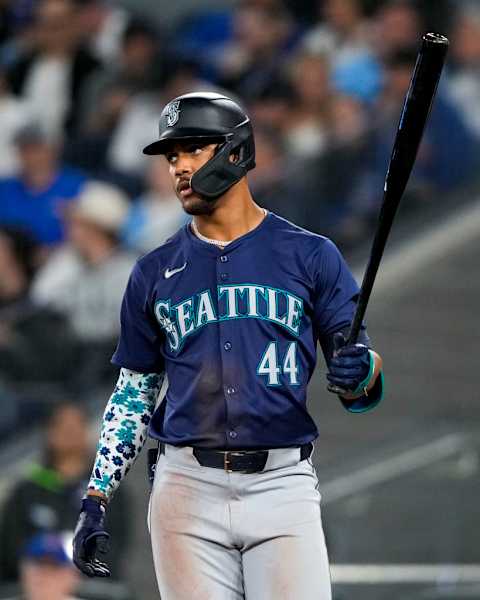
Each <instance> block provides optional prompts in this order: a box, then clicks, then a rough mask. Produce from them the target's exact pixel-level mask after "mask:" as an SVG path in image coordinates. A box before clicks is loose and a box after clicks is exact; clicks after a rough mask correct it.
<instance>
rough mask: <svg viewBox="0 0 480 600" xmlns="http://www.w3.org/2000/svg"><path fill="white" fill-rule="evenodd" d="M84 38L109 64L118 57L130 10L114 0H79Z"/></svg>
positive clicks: (79, 13) (87, 45)
mask: <svg viewBox="0 0 480 600" xmlns="http://www.w3.org/2000/svg"><path fill="white" fill-rule="evenodd" d="M76 4H77V7H78V12H77V15H78V22H79V26H80V34H81V39H82V41H83V42H84V43H85V45H86V47H87V48H88V49H89V50H90V52H91V53H92V54H93V56H94V57H95V58H97V59H98V60H99V61H100V62H101V63H102V64H103V65H105V66H108V65H109V64H111V63H112V61H115V60H117V56H118V55H119V54H120V47H121V45H122V37H123V35H124V33H125V30H126V29H127V27H128V25H129V23H130V18H131V17H130V13H129V11H128V10H127V9H126V8H124V7H123V6H118V4H117V3H114V2H112V1H111V0H76Z"/></svg>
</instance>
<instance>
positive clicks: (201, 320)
mask: <svg viewBox="0 0 480 600" xmlns="http://www.w3.org/2000/svg"><path fill="white" fill-rule="evenodd" d="M302 315H303V300H302V299H301V298H298V297H297V296H295V295H293V294H291V293H290V292H287V291H286V290H280V289H278V288H272V287H268V286H262V285H255V284H247V283H241V284H235V285H220V286H218V287H217V298H216V302H214V301H213V298H212V295H211V293H210V290H204V291H203V292H200V293H199V294H195V295H194V296H191V297H190V298H187V299H186V300H182V302H179V303H178V304H175V305H174V306H172V303H171V300H170V299H167V300H158V301H157V302H156V303H155V316H156V318H157V320H158V322H159V324H160V326H161V327H162V328H163V329H164V331H165V333H166V334H167V339H168V343H169V346H170V349H171V350H172V351H173V352H178V351H179V350H180V348H181V347H182V345H183V342H184V340H185V338H186V337H187V336H189V335H191V334H192V333H194V332H195V331H197V330H198V329H199V328H200V327H203V326H204V325H208V324H209V323H215V322H217V321H226V320H230V319H248V318H251V319H263V320H265V321H271V322H272V323H276V324H277V325H279V326H281V327H284V328H285V329H287V330H288V331H290V332H291V333H293V334H294V335H297V336H298V334H299V328H300V321H301V318H302Z"/></svg>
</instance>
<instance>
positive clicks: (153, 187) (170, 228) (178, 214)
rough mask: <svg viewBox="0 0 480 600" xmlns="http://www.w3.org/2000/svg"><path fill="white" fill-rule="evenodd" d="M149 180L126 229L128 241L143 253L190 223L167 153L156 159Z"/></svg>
mask: <svg viewBox="0 0 480 600" xmlns="http://www.w3.org/2000/svg"><path fill="white" fill-rule="evenodd" d="M147 183H148V188H147V190H146V192H145V193H144V194H143V195H142V196H140V198H138V199H137V200H136V201H135V203H134V204H133V205H132V208H131V210H130V213H129V215H128V219H127V222H126V225H125V229H124V240H125V242H126V244H127V245H128V246H129V247H130V248H132V250H134V251H137V252H138V253H142V254H143V253H145V252H149V251H150V250H153V249H154V248H157V246H160V244H163V242H165V241H166V240H167V239H168V238H169V237H170V236H171V235H173V234H174V233H175V232H176V231H178V229H180V227H181V226H182V225H183V224H184V223H185V222H186V218H185V213H184V211H183V210H182V207H181V205H180V203H179V201H178V198H177V197H176V195H175V194H174V193H173V191H172V181H171V178H170V175H169V173H168V166H167V163H166V161H165V159H164V157H163V156H161V157H159V156H157V157H154V158H153V159H152V161H151V163H150V165H149V170H148V174H147Z"/></svg>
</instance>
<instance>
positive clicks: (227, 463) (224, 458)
mask: <svg viewBox="0 0 480 600" xmlns="http://www.w3.org/2000/svg"><path fill="white" fill-rule="evenodd" d="M229 454H230V452H228V451H227V452H224V453H223V468H224V470H225V471H226V472H227V473H233V471H232V470H231V469H229V468H228V466H229V465H230V461H229V460H228V455H229Z"/></svg>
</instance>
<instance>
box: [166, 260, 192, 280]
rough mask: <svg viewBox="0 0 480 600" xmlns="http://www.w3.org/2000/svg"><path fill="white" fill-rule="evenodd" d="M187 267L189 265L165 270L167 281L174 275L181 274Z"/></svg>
mask: <svg viewBox="0 0 480 600" xmlns="http://www.w3.org/2000/svg"><path fill="white" fill-rule="evenodd" d="M186 266H187V263H185V264H184V265H183V266H181V267H178V268H177V269H165V274H164V277H165V279H170V277H172V275H176V274H177V273H180V271H183V269H184V268H185V267H186Z"/></svg>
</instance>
